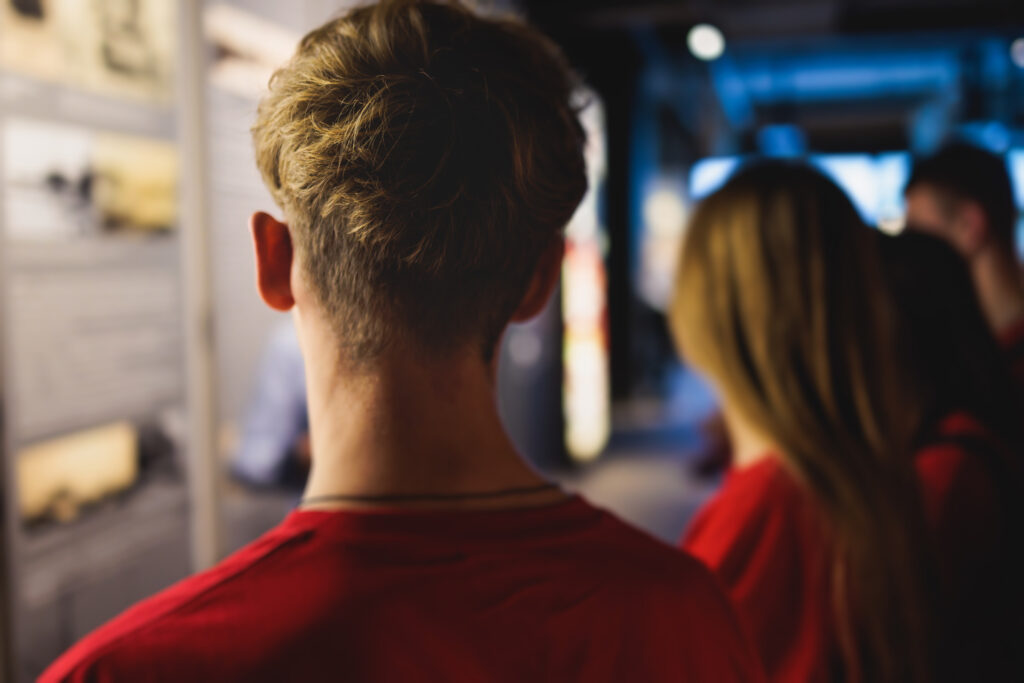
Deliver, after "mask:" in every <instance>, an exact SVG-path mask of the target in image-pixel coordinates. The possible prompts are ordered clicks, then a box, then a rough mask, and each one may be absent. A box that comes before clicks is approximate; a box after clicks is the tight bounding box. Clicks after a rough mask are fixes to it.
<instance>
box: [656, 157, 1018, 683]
mask: <svg viewBox="0 0 1024 683" xmlns="http://www.w3.org/2000/svg"><path fill="white" fill-rule="evenodd" d="M879 252H880V246H879V243H878V235H877V233H875V232H873V231H871V230H869V229H868V228H866V227H865V226H864V225H863V223H862V222H861V220H860V218H859V216H858V214H857V212H856V209H855V208H854V207H853V205H852V204H851V203H850V201H849V199H848V198H847V197H846V196H845V195H844V194H843V192H842V191H841V190H840V189H839V188H837V187H836V186H835V185H834V184H833V183H832V182H831V181H830V180H828V179H827V178H826V177H824V176H823V175H821V174H820V173H819V172H817V171H814V170H812V169H810V168H808V167H806V166H804V165H797V164H788V163H783V162H761V163H757V164H754V165H751V166H749V167H747V168H745V169H743V170H741V171H740V172H739V173H737V174H736V175H735V176H734V177H733V178H732V179H731V180H730V181H729V182H728V183H726V185H725V186H724V187H723V188H721V189H720V190H719V191H717V192H716V193H714V194H713V195H711V196H710V197H709V198H708V199H706V200H705V201H704V202H703V203H702V204H701V205H700V206H699V207H698V209H697V211H696V212H695V214H694V216H693V219H692V221H691V223H690V226H689V228H688V230H687V232H686V238H685V244H684V247H683V250H682V256H681V260H680V270H679V273H678V278H677V281H676V285H675V294H674V298H673V301H672V304H671V307H670V321H671V324H672V329H673V332H674V334H675V336H676V339H677V342H678V344H679V347H680V349H681V351H682V353H683V355H684V357H685V358H686V360H687V361H688V362H690V363H691V365H693V366H694V367H696V368H697V369H699V370H700V371H701V372H703V373H704V374H706V375H707V376H708V377H709V379H710V380H711V382H712V384H713V385H714V386H715V387H716V389H717V390H718V394H719V396H720V397H721V400H722V413H723V417H724V419H725V423H726V426H727V428H728V431H729V436H730V439H731V441H732V443H733V457H734V462H733V466H732V468H731V470H730V471H729V473H728V474H727V476H726V479H725V482H724V484H723V487H722V489H721V491H720V492H719V494H718V495H717V497H716V498H714V499H713V500H712V501H711V502H710V503H709V504H708V505H707V506H706V507H705V508H704V509H703V510H701V511H700V512H699V513H698V515H697V517H696V519H695V520H694V522H693V524H692V525H691V527H690V529H689V530H688V532H687V534H686V535H685V536H684V539H683V541H682V544H683V547H684V548H686V549H687V550H689V551H691V552H693V553H694V554H695V555H696V556H698V557H699V558H701V559H703V560H704V561H705V562H706V563H707V564H708V565H709V566H710V567H711V568H712V569H713V570H714V571H715V572H716V574H717V575H718V577H719V578H720V580H721V581H722V582H723V584H724V585H725V586H726V588H727V590H728V591H729V592H730V594H731V596H732V598H733V600H734V604H735V605H736V606H737V609H738V611H739V613H740V618H741V620H742V621H743V622H744V624H745V626H746V628H747V630H748V633H749V634H750V635H751V636H752V637H753V640H754V644H755V647H756V648H757V649H758V651H759V653H760V655H761V658H762V663H763V664H764V666H765V669H766V671H767V673H768V677H769V680H772V681H793V682H796V681H800V682H802V683H805V682H807V681H822V682H824V681H836V680H845V681H873V682H874V681H879V682H890V681H891V682H896V681H901V682H907V681H909V682H914V681H921V682H924V681H938V680H1007V679H1005V678H999V677H997V678H988V677H987V674H988V673H991V670H989V669H986V667H987V666H989V665H990V664H991V662H987V661H982V662H975V661H973V660H971V659H965V660H963V661H961V660H959V659H958V658H959V657H960V656H964V657H969V655H968V654H967V653H963V652H960V651H959V650H958V649H957V648H956V647H949V645H950V642H949V640H948V638H949V636H948V634H949V633H950V632H953V631H955V629H954V628H953V625H952V624H950V621H949V615H948V610H949V609H950V608H949V605H950V604H959V601H958V600H957V598H959V597H960V596H949V595H947V594H945V592H944V591H945V590H947V589H950V588H951V585H950V584H945V585H944V584H943V583H942V582H943V580H944V578H943V577H945V576H947V575H949V574H952V573H953V570H951V569H949V568H950V567H952V566H954V565H955V564H956V563H957V561H958V560H959V559H960V555H959V554H960V553H963V552H964V551H967V550H968V549H974V548H977V547H978V546H976V545H974V544H972V543H966V542H965V544H964V545H963V546H962V547H949V546H948V545H947V546H938V547H937V546H936V544H935V543H934V542H933V539H934V538H935V537H936V536H937V535H940V534H943V533H945V526H944V524H945V520H944V519H943V518H942V517H941V514H942V513H945V512H947V511H948V510H950V509H955V508H956V506H957V505H965V506H975V505H976V506H977V507H978V509H977V510H975V509H973V508H972V509H971V510H969V511H965V516H966V517H968V518H970V519H978V518H983V519H982V521H978V522H976V524H977V525H978V526H979V527H980V528H979V529H977V530H978V531H981V533H987V532H988V531H990V530H991V529H993V528H994V527H995V526H996V525H995V524H994V523H993V520H992V519H991V518H990V517H985V514H986V505H987V504H988V502H989V501H988V500H987V499H986V498H985V496H986V495H988V493H987V492H990V491H993V489H995V488H996V487H995V485H994V484H993V482H992V481H991V478H990V477H988V476H987V475H988V470H987V469H986V468H985V466H984V465H983V464H980V463H978V462H977V459H976V458H975V457H974V456H973V455H972V454H971V453H969V452H968V451H966V450H964V449H962V448H959V447H957V446H956V445H955V444H953V445H951V444H943V446H942V447H943V448H946V447H951V448H955V449H956V450H955V453H954V454H953V455H952V456H950V457H948V458H946V459H945V460H943V461H942V462H941V463H939V464H941V465H944V466H949V467H952V468H954V469H957V468H959V469H962V470H964V471H968V472H970V473H971V475H972V477H974V478H973V479H972V481H975V482H977V485H978V486H981V487H987V489H985V491H986V493H983V494H982V495H981V498H980V500H979V498H978V497H977V496H976V495H974V494H972V493H971V492H966V493H965V492H962V491H960V490H958V489H957V488H956V487H955V486H953V487H950V486H947V485H946V484H947V481H946V480H945V479H943V478H942V476H941V475H942V474H944V472H943V471H939V472H938V473H936V472H935V470H941V468H939V467H938V465H936V466H935V467H932V465H933V464H934V461H933V460H932V459H931V455H930V454H928V453H924V452H922V453H920V454H918V453H916V452H915V449H916V447H918V446H919V444H918V443H917V442H916V441H915V440H916V439H917V438H918V437H919V430H920V428H921V427H922V424H923V420H924V418H923V415H922V412H923V410H922V409H919V408H918V405H919V404H920V403H921V402H922V397H921V396H920V395H919V391H918V390H917V387H916V386H915V384H914V381H913V380H914V378H915V376H914V375H913V373H912V372H911V371H910V369H909V367H908V363H907V359H905V358H904V357H903V355H902V350H901V349H902V347H900V346H898V342H899V341H900V340H901V339H903V338H904V332H903V330H902V329H901V318H900V316H899V312H898V306H897V302H896V301H895V299H894V297H893V296H892V295H891V294H890V293H889V292H888V290H887V287H886V282H885V279H884V270H883V263H882V259H881V254H880V253H879ZM950 429H959V427H958V425H955V424H954V425H950ZM979 429H981V428H979ZM983 434H984V435H985V436H986V437H987V436H988V435H989V432H988V431H987V430H986V431H983ZM940 455H941V454H940ZM943 457H944V456H943ZM974 475H977V476H976V477H975V476H974ZM950 540H952V539H950ZM958 540H964V539H958ZM950 545H953V544H950ZM988 548H989V547H988V546H986V547H985V549H986V550H987V549H988ZM975 559H977V561H978V563H979V565H980V566H983V567H986V568H990V569H992V568H993V563H992V562H991V561H990V560H989V558H988V557H982V558H975ZM993 571H994V569H993ZM984 608H992V605H991V603H988V604H986V605H984V607H979V609H984ZM972 625H973V626H974V627H976V628H978V629H979V630H984V629H986V628H987V627H988V626H990V624H985V623H980V624H977V623H975V624H972ZM986 632H990V631H986ZM971 654H973V652H972V653H971ZM964 664H967V665H968V666H969V665H971V664H974V665H975V667H976V668H975V669H974V671H973V672H974V673H981V674H982V675H980V676H978V677H975V678H966V679H965V678H960V677H958V672H960V671H962V670H963V665H964Z"/></svg>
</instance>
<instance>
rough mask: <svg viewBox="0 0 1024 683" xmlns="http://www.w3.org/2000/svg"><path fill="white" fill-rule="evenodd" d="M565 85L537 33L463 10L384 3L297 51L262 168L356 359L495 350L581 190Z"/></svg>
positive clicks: (323, 30) (336, 24)
mask: <svg viewBox="0 0 1024 683" xmlns="http://www.w3.org/2000/svg"><path fill="white" fill-rule="evenodd" d="M573 88H574V80H573V77H572V75H571V72H570V70H569V69H568V67H567V66H566V63H565V61H564V59H563V58H562V56H561V54H560V53H559V51H558V49H557V48H556V47H555V46H554V45H553V44H552V43H551V42H550V41H549V40H548V39H546V38H545V37H544V36H542V35H541V34H539V33H538V32H536V31H534V30H533V29H531V28H529V27H527V26H526V25H524V24H522V23H520V22H518V21H516V20H513V19H491V18H484V17H481V16H478V15H477V14H475V13H474V12H472V11H471V10H469V9H467V8H466V7H464V6H462V5H461V4H459V3H457V2H440V1H438V2H423V1H413V0H385V1H384V2H380V3H377V4H374V5H370V6H367V7H361V8H357V9H354V10H352V11H350V12H349V13H347V14H346V15H344V16H342V17H340V18H338V19H335V20H333V21H330V22H328V23H327V24H325V25H324V26H321V27H320V28H318V29H316V30H314V31H312V32H311V33H309V34H308V35H306V36H305V37H304V38H303V39H302V41H301V43H300V44H299V47H298V50H297V52H296V54H295V56H294V57H293V58H292V59H291V61H289V62H288V63H287V64H286V65H285V66H284V67H282V68H281V69H280V70H278V71H277V72H276V73H275V74H274V76H273V78H272V79H271V82H270V92H269V94H268V95H267V96H266V97H265V98H264V99H263V101H262V102H261V103H260V106H259V112H258V116H257V120H256V123H255V125H254V126H253V139H254V143H255V149H256V160H257V164H258V165H259V168H260V171H261V173H262V175H263V179H264V181H265V183H266V184H267V187H268V188H269V189H270V191H271V193H272V194H273V196H274V199H275V200H276V201H277V203H278V204H279V205H280V206H281V208H282V209H283V210H284V211H285V214H286V217H287V219H288V221H289V224H290V229H291V232H292V239H293V241H294V243H295V248H296V251H297V253H298V255H299V257H300V259H301V262H302V263H303V264H304V266H305V269H306V274H307V275H308V276H309V280H310V282H311V284H312V287H313V290H314V291H315V293H316V294H317V296H318V297H319V299H320V302H321V303H322V304H323V306H324V307H325V309H326V310H327V312H328V315H330V316H331V319H332V321H333V323H334V324H335V325H336V328H337V333H338V337H339V340H340V341H341V343H342V347H343V349H344V350H345V351H346V353H347V354H348V355H349V356H350V357H352V358H355V359H365V358H367V357H369V356H372V355H374V354H376V353H377V352H379V351H380V350H382V349H383V348H384V347H385V346H387V345H388V344H389V343H391V342H393V341H394V340H395V339H396V338H399V337H402V338H406V339H410V340H412V341H413V342H414V343H415V344H416V346H417V347H418V348H421V349H424V350H426V351H429V352H438V351H442V350H445V349H451V348H454V347H458V346H460V345H463V344H466V343H479V344H480V345H481V346H480V348H482V349H483V350H484V353H485V356H486V355H488V354H489V353H490V352H491V351H492V350H493V347H494V345H495V344H496V342H497V340H498V338H499V336H500V334H501V331H502V330H503V329H504V327H505V325H506V324H507V323H508V321H509V318H510V317H511V315H512V312H513V311H514V309H515V307H516V306H517V305H518V303H519V301H520V300H521V298H522V296H523V295H524V293H525V288H526V286H527V284H528V282H529V278H530V276H531V275H532V273H533V271H534V269H535V268H536V265H537V262H538V260H539V258H540V255H541V254H542V252H543V251H544V249H545V248H546V247H548V246H549V245H550V244H551V243H552V241H553V240H555V239H558V238H559V237H560V234H561V230H562V229H563V227H564V226H565V224H566V223H567V222H568V220H569V219H570V218H571V216H572V214H573V212H574V211H575V209H576V206H577V205H578V203H579V201H580V200H581V198H582V196H583V194H584V192H585V190H586V176H585V171H584V162H583V142H584V135H583V131H582V129H581V127H580V124H579V121H578V118H577V112H576V110H575V109H574V107H573V106H572V104H571V97H572V91H573ZM488 357H489V356H488Z"/></svg>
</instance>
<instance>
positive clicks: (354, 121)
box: [43, 1, 760, 683]
mask: <svg viewBox="0 0 1024 683" xmlns="http://www.w3.org/2000/svg"><path fill="white" fill-rule="evenodd" d="M571 89H572V81H571V79H570V78H569V76H568V72H567V70H566V68H565V66H564V64H563V62H562V60H561V58H560V57H559V56H558V53H557V51H556V50H555V48H554V47H553V46H552V45H551V44H550V43H549V42H548V41H547V40H545V39H544V38H543V37H541V36H540V35H539V34H537V33H535V32H534V31H532V30H531V29H529V28H527V27H525V26H524V25H522V24H520V23H517V22H514V21H511V20H493V19H484V18H480V17H478V16H476V15H474V14H473V13H471V12H470V11H468V10H466V9H465V8H463V7H461V6H459V5H458V4H455V3H444V2H436V3H435V2H414V1H404V2H402V1H388V2H382V3H380V4H377V5H372V6H368V7H364V8H360V9H356V10H353V11H351V12H350V13H349V14H347V15H346V16H344V17H342V18H340V19H337V20H335V21H331V22H329V23H328V24H326V25H325V26H323V27H321V28H319V29H317V30H315V31H313V32H312V33H310V34H309V35H307V36H306V37H305V38H304V39H303V40H302V42H301V43H300V45H299V48H298V52H297V54H296V55H295V57H294V58H293V59H292V60H291V61H290V62H289V63H288V64H287V65H286V66H285V67H284V68H282V69H281V70H280V71H279V72H278V73H277V74H276V75H275V77H274V79H273V80H272V82H271V87H270V93H269V95H268V96H267V97H266V99H265V100H264V101H263V102H262V104H261V105H260V109H259V115H258V120H257V123H256V125H255V127H254V139H255V146H256V156H257V161H258V164H259V166H260V170H261V171H262V173H263V177H264V179H265V181H266V183H267V185H268V187H269V188H270V190H271V192H272V193H273V195H274V197H275V199H276V200H277V202H278V203H279V205H280V206H281V208H282V210H283V214H284V219H285V220H284V221H279V220H278V219H275V218H273V217H271V216H270V215H268V214H266V213H256V214H255V215H254V216H253V218H252V222H251V229H252V233H253V238H254V242H255V247H256V262H257V271H258V277H257V279H258V288H259V292H260V294H261V296H262V297H263V299H264V300H265V301H266V302H267V304H269V305H270V306H271V307H272V308H275V309H277V310H281V311H288V310H290V311H292V312H293V315H294V318H295V322H296V327H297V329H298V333H299V340H300V343H301V346H302V350H303V355H304V356H305V361H306V377H307V391H308V397H309V419H310V432H311V439H312V453H313V459H312V470H311V474H310V479H309V484H308V487H307V489H306V495H305V498H304V501H303V503H302V505H301V506H300V508H299V509H298V510H297V511H295V512H293V513H292V514H291V515H290V516H289V517H288V518H287V519H286V520H285V521H284V522H283V523H282V524H281V525H280V526H279V527H277V528H276V529H274V530H272V531H271V532H269V533H268V534H267V535H265V536H264V537H263V538H261V539H260V540H258V541H257V542H255V543H254V544H253V545H251V546H249V547H247V548H245V549H243V550H242V551H240V552H239V553H237V554H235V555H234V556H232V557H230V558H228V559H227V560H225V561H224V562H223V563H221V564H220V565H219V566H217V567H215V568H214V569H213V570H211V571H208V572H206V573H204V574H201V575H199V576H196V577H193V578H191V579H188V580H186V581H184V582H182V583H180V584H178V585H176V586H174V587H172V588H171V589H169V590H167V591H165V592H163V593H161V594H159V595H157V596H156V597H154V598H151V599H150V600H148V601H146V602H143V603H141V604H140V605H138V606H136V607H134V608H132V609H131V610H129V611H128V612H126V613H125V614H123V615H121V616H120V617H118V618H116V619H115V620H114V621H113V622H111V623H109V624H107V625H106V626H104V627H102V628H101V629H99V630H98V631H97V632H95V633H94V634H92V635H91V636H89V637H87V638H86V639H85V640H84V641H83V642H81V643H79V644H78V645H77V646H76V647H74V648H72V650H70V651H69V652H68V653H67V654H65V655H64V656H63V657H62V658H61V659H60V660H58V662H56V663H55V664H54V665H53V666H52V667H51V669H50V670H49V671H48V672H47V673H46V674H45V675H44V677H43V680H44V681H59V680H72V681H79V680H82V681H84V680H104V681H107V680H125V681H140V680H146V681H151V680H152V681H156V680H160V681H162V680H168V681H183V680H218V681H221V680H246V681H252V680H275V681H277V680H302V681H319V680H348V681H403V682H404V681H508V682H510V683H511V682H517V683H518V682H523V681H547V680H550V681H607V682H608V683H611V682H613V681H684V680H685V681H716V682H723V681H725V682H728V681H751V680H754V681H756V680H760V675H759V672H758V671H757V670H756V668H755V667H756V664H755V663H754V659H753V656H752V653H751V651H750V649H749V648H748V646H747V644H746V642H745V641H744V639H743V638H742V636H741V634H740V632H739V629H738V627H737V624H736V620H735V618H734V615H733V613H732V611H731V609H730V607H729V606H728V605H727V603H726V600H725V598H724V597H723V595H722V593H721V592H720V591H719V589H718V587H717V586H716V584H715V583H714V582H713V580H712V579H711V578H710V576H709V574H708V573H707V572H706V571H705V570H704V569H703V568H702V567H700V566H699V565H698V564H697V563H696V561H694V560H693V559H691V558H690V557H688V556H686V555H684V554H681V553H677V552H676V551H674V550H672V549H670V548H668V547H666V546H663V545H661V544H660V543H658V542H656V541H654V540H652V539H650V538H649V537H647V536H645V535H643V534H641V533H640V532H638V531H635V530H633V529H631V528H629V527H627V526H626V525H625V524H623V523H622V522H620V521H618V520H617V519H615V518H614V517H612V516H611V515H609V514H607V513H605V512H602V511H599V510H597V509H595V508H593V507H591V506H589V505H588V504H587V503H586V502H584V501H583V500H581V499H580V498H578V497H575V496H570V495H566V494H564V493H563V492H561V491H560V490H559V489H558V488H557V487H555V486H554V485H552V484H550V483H548V482H546V481H544V480H543V479H541V478H540V477H538V475H537V474H536V473H535V472H533V471H532V470H531V469H530V468H528V467H527V466H526V465H525V464H524V463H523V462H522V460H521V459H520V458H519V456H518V454H517V453H516V452H515V449H514V448H513V446H512V444H511V443H510V441H509V439H508V437H507V436H506V434H505V432H504V431H503V429H502V426H501V423H500V421H499V418H498V414H497V411H496V408H495V395H494V393H495V386H494V382H495V351H496V348H497V346H498V343H499V339H500V337H501V335H502V332H503V330H504V328H505V327H506V325H507V324H508V323H509V322H510V321H515V320H523V319H526V318H529V317H530V316H532V315H534V314H535V313H537V312H538V311H540V309H541V308H542V307H543V306H544V303H545V302H546V301H547V299H548V298H549V296H550V295H551V293H552V290H553V289H554V286H555V283H556V281H557V280H558V277H559V270H560V261H561V256H562V249H563V247H562V238H561V229H562V227H563V226H564V225H565V223H566V222H567V221H568V219H569V217H570V216H571V214H572V213H573V211H574V209H575V208H576V205H577V203H578V201H579V200H580V198H581V196H582V195H583V192H584V190H585V179H584V168H583V157H582V149H581V147H582V144H583V142H584V141H583V136H582V132H581V129H580V126H579V124H578V122H577V120H576V116H575V112H574V110H573V108H572V107H571V105H570V95H571Z"/></svg>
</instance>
